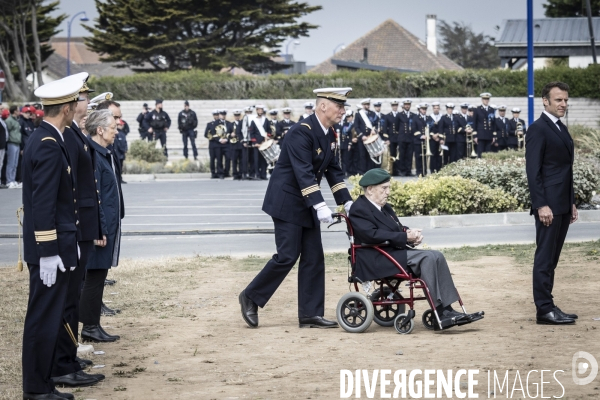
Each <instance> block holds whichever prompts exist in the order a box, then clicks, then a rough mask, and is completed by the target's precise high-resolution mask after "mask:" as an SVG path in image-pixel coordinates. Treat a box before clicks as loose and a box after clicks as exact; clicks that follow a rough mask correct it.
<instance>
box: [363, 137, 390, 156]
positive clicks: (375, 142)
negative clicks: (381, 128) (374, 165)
mask: <svg viewBox="0 0 600 400" xmlns="http://www.w3.org/2000/svg"><path fill="white" fill-rule="evenodd" d="M364 143H365V147H366V148H367V151H368V152H369V155H370V156H371V157H379V156H380V155H382V154H383V151H384V150H385V143H384V142H383V140H382V139H381V137H379V135H371V136H369V137H368V138H367V140H365V141H364Z"/></svg>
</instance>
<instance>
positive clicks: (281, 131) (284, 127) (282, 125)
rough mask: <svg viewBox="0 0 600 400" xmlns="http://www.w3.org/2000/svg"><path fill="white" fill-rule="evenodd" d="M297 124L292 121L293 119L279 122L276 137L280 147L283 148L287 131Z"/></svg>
mask: <svg viewBox="0 0 600 400" xmlns="http://www.w3.org/2000/svg"><path fill="white" fill-rule="evenodd" d="M295 123H296V122H294V121H292V120H291V119H285V118H284V119H282V120H281V121H278V122H277V125H276V136H277V137H278V138H279V139H278V140H279V147H282V146H283V139H284V138H285V135H286V133H287V131H288V130H289V129H290V128H291V127H292V125H294V124H295Z"/></svg>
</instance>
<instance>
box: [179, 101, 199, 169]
mask: <svg viewBox="0 0 600 400" xmlns="http://www.w3.org/2000/svg"><path fill="white" fill-rule="evenodd" d="M177 127H178V128H179V132H180V133H181V139H182V140H183V156H184V157H185V158H188V139H189V140H190V143H191V145H192V154H193V155H194V160H195V159H197V158H198V149H197V148H196V135H197V133H198V132H197V131H196V128H197V127H198V117H196V113H195V112H194V111H192V110H188V111H185V110H182V111H181V112H179V115H178V117H177Z"/></svg>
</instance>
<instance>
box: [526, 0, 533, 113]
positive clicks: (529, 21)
mask: <svg viewBox="0 0 600 400" xmlns="http://www.w3.org/2000/svg"><path fill="white" fill-rule="evenodd" d="M527 97H528V105H529V108H528V119H529V124H528V125H531V124H532V123H533V113H534V111H533V0H527Z"/></svg>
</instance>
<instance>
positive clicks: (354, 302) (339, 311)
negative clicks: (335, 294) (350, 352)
mask: <svg viewBox="0 0 600 400" xmlns="http://www.w3.org/2000/svg"><path fill="white" fill-rule="evenodd" d="M374 314H375V312H374V311H373V304H372V303H371V302H370V301H369V299H367V297H366V296H365V295H363V294H362V293H358V292H349V293H346V294H345V295H343V296H342V298H341V299H340V301H339V302H338V305H337V308H336V317H337V320H338V323H339V324H340V325H341V326H342V328H344V330H346V331H347V332H350V333H361V332H364V331H366V330H367V329H368V328H369V326H370V325H371V322H373V315H374Z"/></svg>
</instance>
